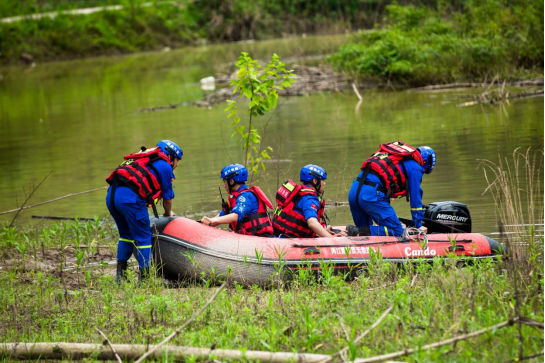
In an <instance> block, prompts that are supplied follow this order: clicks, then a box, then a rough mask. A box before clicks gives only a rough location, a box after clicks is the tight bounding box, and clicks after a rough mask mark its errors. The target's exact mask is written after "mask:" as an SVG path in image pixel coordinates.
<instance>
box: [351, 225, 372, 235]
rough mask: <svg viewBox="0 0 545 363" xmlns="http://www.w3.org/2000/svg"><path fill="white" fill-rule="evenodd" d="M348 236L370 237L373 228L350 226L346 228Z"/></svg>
mask: <svg viewBox="0 0 545 363" xmlns="http://www.w3.org/2000/svg"><path fill="white" fill-rule="evenodd" d="M346 234H347V235H348V236H351V237H354V236H370V235H371V228H369V226H362V227H356V226H353V225H350V224H349V225H348V226H346Z"/></svg>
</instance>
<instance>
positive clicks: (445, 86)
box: [407, 78, 543, 92]
mask: <svg viewBox="0 0 545 363" xmlns="http://www.w3.org/2000/svg"><path fill="white" fill-rule="evenodd" d="M505 85H506V86H511V87H521V86H543V78H536V79H532V80H528V81H516V82H505ZM489 86H490V83H448V84H436V85H430V86H425V87H417V88H409V89H408V90H407V91H408V92H419V91H437V90H443V89H452V88H484V87H489Z"/></svg>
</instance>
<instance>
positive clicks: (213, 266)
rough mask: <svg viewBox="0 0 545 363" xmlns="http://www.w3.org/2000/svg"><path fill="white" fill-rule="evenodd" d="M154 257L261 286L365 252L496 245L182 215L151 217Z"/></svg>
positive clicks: (476, 238)
mask: <svg viewBox="0 0 545 363" xmlns="http://www.w3.org/2000/svg"><path fill="white" fill-rule="evenodd" d="M152 230H153V231H154V232H155V233H154V234H155V236H156V237H157V238H155V239H154V240H155V243H154V255H155V259H156V261H157V262H158V263H159V266H161V269H162V271H163V274H164V276H165V277H167V278H171V279H185V278H195V277H197V276H200V274H201V273H202V272H204V273H205V274H209V273H214V274H226V273H228V271H229V270H231V271H232V273H233V279H234V280H235V281H237V282H239V283H244V284H263V283H266V282H267V281H270V277H271V276H273V275H274V274H275V273H276V271H277V270H278V269H279V268H280V267H283V269H284V272H286V271H289V270H296V269H299V268H308V266H311V268H319V266H320V263H324V261H325V262H327V263H331V264H332V265H333V266H334V267H335V268H339V269H346V268H348V266H349V265H350V266H352V267H353V266H355V265H359V267H361V266H364V265H365V264H366V263H367V262H369V255H370V254H372V253H380V255H381V256H382V258H383V259H384V260H386V261H388V262H394V263H405V262H410V261H414V260H425V261H431V260H433V258H434V257H436V256H448V255H449V254H452V253H454V254H456V255H458V256H463V257H462V258H461V259H460V260H461V261H464V260H467V259H479V258H489V257H492V258H496V256H497V255H499V254H500V253H501V252H502V249H503V248H502V245H501V244H500V243H498V242H496V241H495V240H493V239H491V238H489V237H486V236H484V235H482V234H478V233H464V234H429V235H428V236H427V237H428V238H427V247H426V246H425V243H420V242H414V241H411V240H405V239H402V238H398V237H380V236H371V237H363V236H362V237H333V238H264V237H254V236H245V235H239V234H235V233H232V232H229V231H225V230H221V229H218V228H214V227H209V226H206V225H203V224H201V223H198V222H196V221H194V220H190V219H186V218H182V217H170V218H167V217H162V218H159V219H152Z"/></svg>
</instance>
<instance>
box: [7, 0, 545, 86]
mask: <svg viewBox="0 0 545 363" xmlns="http://www.w3.org/2000/svg"><path fill="white" fill-rule="evenodd" d="M22 4H27V5H26V7H25V6H21V7H20V8H9V9H6V10H4V13H5V14H7V15H17V14H25V13H26V14H28V13H29V12H30V13H32V11H34V12H39V11H43V10H49V11H51V9H55V10H58V11H59V12H58V15H57V16H56V17H54V18H50V17H44V18H41V19H35V20H23V21H17V22H11V23H0V64H18V63H27V64H32V63H34V62H44V61H57V60H70V59H78V58H86V57H95V56H110V55H121V54H128V53H135V52H145V51H161V50H168V49H175V48H180V47H184V46H188V45H203V44H214V43H224V42H233V41H244V40H263V39H273V38H285V37H299V36H302V35H304V34H309V35H311V34H312V35H323V34H338V33H346V32H353V34H354V35H353V37H352V40H351V41H350V42H348V43H347V45H345V46H342V47H341V48H340V49H339V51H338V52H336V53H334V54H333V55H332V56H331V57H330V58H328V62H330V63H331V64H333V65H334V66H335V67H336V68H337V70H338V71H340V72H342V73H345V74H347V75H349V76H350V77H352V78H354V79H358V80H360V81H366V82H387V83H393V84H403V85H405V86H413V87H414V86H422V85H429V84H442V83H450V82H459V81H476V82H484V81H486V80H488V81H490V80H491V79H492V78H493V77H494V76H496V75H498V76H499V78H500V79H502V80H504V79H505V80H508V81H509V80H516V79H531V78H537V77H542V76H543V47H542V44H543V22H542V21H541V20H540V19H542V18H543V3H540V2H538V1H536V0H517V1H515V2H510V3H509V4H503V2H502V0H493V1H491V2H489V3H483V2H479V1H476V0H467V1H464V2H462V3H459V2H455V1H447V2H437V3H435V2H432V3H426V4H425V5H422V4H421V5H418V3H417V5H413V4H412V3H408V2H407V3H406V2H403V1H402V2H400V3H399V4H397V5H392V4H390V1H386V2H384V3H382V2H379V3H374V2H370V3H369V2H363V1H358V0H353V1H350V2H341V1H333V2H329V3H328V2H322V1H317V2H316V3H312V4H295V3H293V2H289V1H287V2H286V1H283V0H282V1H278V2H272V3H271V2H265V1H262V0H259V1H253V2H252V1H248V0H231V1H226V2H222V1H219V2H218V1H213V0H207V1H202V2H185V1H178V2H167V1H155V2H152V3H146V2H144V1H143V0H100V1H91V0H89V1H87V0H85V1H82V2H81V4H79V5H78V6H80V7H81V6H91V5H93V4H95V5H116V6H120V7H121V8H119V9H117V10H104V11H98V12H95V13H92V14H88V15H74V14H66V13H62V12H61V10H65V9H67V8H68V9H72V7H73V6H75V5H74V4H70V3H69V2H68V3H67V2H63V1H60V2H59V3H57V4H50V3H49V2H48V1H44V4H45V5H48V6H47V7H45V5H44V6H42V7H36V6H34V7H32V6H30V5H32V4H33V2H32V1H30V0H28V1H26V2H22ZM143 5H145V6H143ZM499 8H503V10H502V12H501V13H499V14H498V13H497V11H496V10H497V9H499ZM40 9H43V10H40ZM540 14H541V15H540ZM371 29H372V30H371ZM358 30H364V31H363V32H356V31H358Z"/></svg>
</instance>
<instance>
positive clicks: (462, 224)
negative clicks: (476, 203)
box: [424, 201, 471, 233]
mask: <svg viewBox="0 0 545 363" xmlns="http://www.w3.org/2000/svg"><path fill="white" fill-rule="evenodd" d="M426 219H428V220H431V221H433V222H438V223H441V224H443V225H444V226H445V228H443V227H442V226H440V225H437V223H426ZM424 224H425V225H426V226H427V227H428V233H448V232H450V231H452V232H456V230H461V231H464V232H466V233H471V215H470V214H469V208H468V207H467V205H465V204H462V203H458V202H453V201H449V202H434V203H430V204H427V205H425V206H424Z"/></svg>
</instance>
